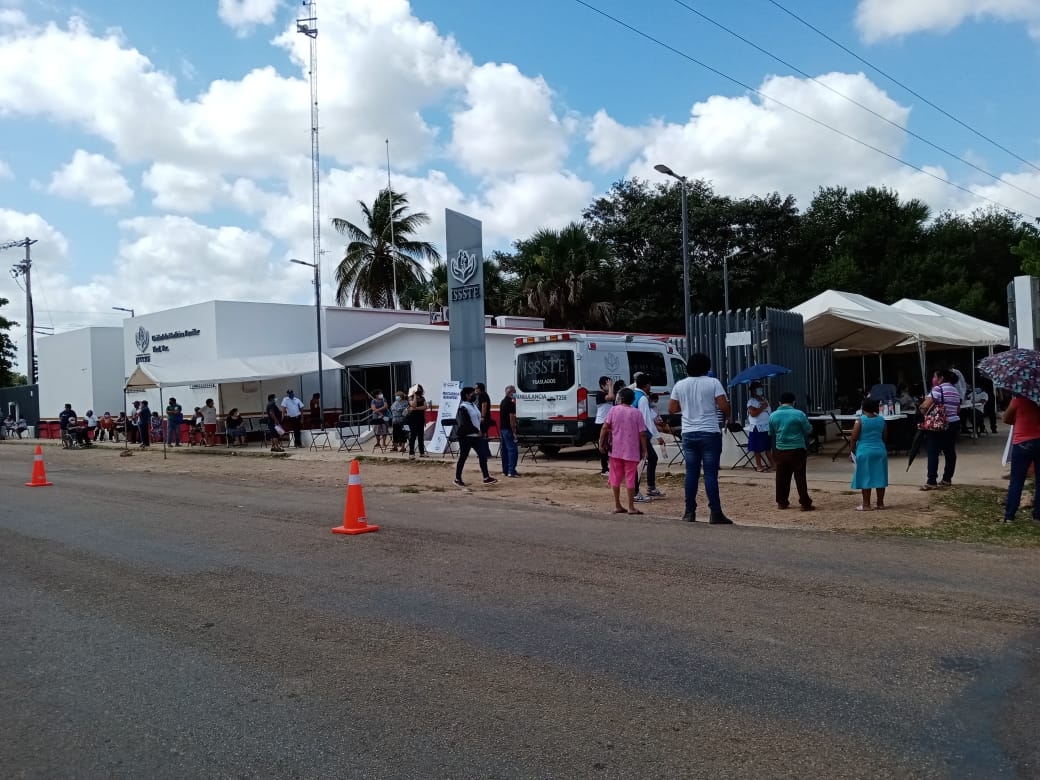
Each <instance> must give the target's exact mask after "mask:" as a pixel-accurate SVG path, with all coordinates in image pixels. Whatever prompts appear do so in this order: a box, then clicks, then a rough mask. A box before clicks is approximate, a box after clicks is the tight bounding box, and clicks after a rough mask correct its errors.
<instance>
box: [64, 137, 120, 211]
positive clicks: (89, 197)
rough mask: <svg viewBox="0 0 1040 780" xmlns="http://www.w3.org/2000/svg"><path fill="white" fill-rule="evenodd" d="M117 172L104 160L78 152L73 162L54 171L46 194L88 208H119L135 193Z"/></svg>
mask: <svg viewBox="0 0 1040 780" xmlns="http://www.w3.org/2000/svg"><path fill="white" fill-rule="evenodd" d="M119 171H120V169H119V166H118V165H117V164H116V163H114V162H112V161H111V160H109V159H108V158H107V157H105V156H103V155H100V154H91V153H90V152H86V151H84V150H83V149H77V150H76V153H75V154H74V155H72V160H71V161H70V162H69V163H67V164H66V165H65V166H64V167H62V168H60V169H59V170H57V171H55V172H54V175H53V176H52V177H51V183H50V184H49V185H48V187H47V191H48V192H50V193H51V194H53V195H60V196H62V197H64V198H72V199H74V200H84V201H86V202H87V203H89V204H90V205H91V206H122V205H125V204H127V203H129V202H130V201H132V200H133V199H134V191H133V190H132V189H130V185H129V184H127V181H126V179H125V178H123V174H122V173H120V172H119Z"/></svg>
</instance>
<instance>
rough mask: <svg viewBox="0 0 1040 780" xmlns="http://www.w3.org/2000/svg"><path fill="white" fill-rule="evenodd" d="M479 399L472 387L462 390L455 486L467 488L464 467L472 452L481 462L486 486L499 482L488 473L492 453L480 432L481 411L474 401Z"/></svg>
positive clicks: (482, 433) (457, 427) (458, 415)
mask: <svg viewBox="0 0 1040 780" xmlns="http://www.w3.org/2000/svg"><path fill="white" fill-rule="evenodd" d="M476 397H477V394H476V391H475V390H474V388H472V387H464V388H462V392H461V394H460V395H459V398H460V399H461V403H460V404H459V411H458V414H457V415H456V418H457V422H456V427H455V432H456V434H457V436H458V440H459V459H458V460H457V461H456V462H455V483H454V484H455V486H456V487H466V483H465V482H463V481H462V467H463V466H465V465H466V458H468V457H469V453H470V450H473V451H475V452H476V453H477V459H478V460H479V461H480V473H481V475H482V476H483V477H484V484H485V485H494V484H495V483H496V482H498V480H497V479H495V478H494V477H493V476H491V474H490V473H488V458H489V457H490V456H491V453H490V451H489V449H488V442H487V438H486V437H485V436H484V432H483V431H481V430H480V421H481V416H480V410H479V409H478V408H477V405H476V403H475V401H474V399H475V398H476Z"/></svg>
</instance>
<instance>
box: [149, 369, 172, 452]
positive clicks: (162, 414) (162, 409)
mask: <svg viewBox="0 0 1040 780" xmlns="http://www.w3.org/2000/svg"><path fill="white" fill-rule="evenodd" d="M159 416H160V418H162V417H165V416H166V407H165V406H163V397H162V385H159ZM166 424H167V425H169V424H170V423H169V421H167V423H166ZM159 430H162V427H161V426H160V428H159ZM151 431H152V426H151V425H149V426H148V435H149V436H151V435H152V433H151ZM162 459H163V460H166V436H165V435H164V436H163V438H162Z"/></svg>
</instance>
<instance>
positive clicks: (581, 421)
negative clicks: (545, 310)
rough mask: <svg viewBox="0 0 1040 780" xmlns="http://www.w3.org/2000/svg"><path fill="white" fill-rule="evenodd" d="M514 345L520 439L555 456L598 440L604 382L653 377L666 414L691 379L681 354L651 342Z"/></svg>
mask: <svg viewBox="0 0 1040 780" xmlns="http://www.w3.org/2000/svg"><path fill="white" fill-rule="evenodd" d="M514 344H515V350H514V356H515V359H514V363H515V366H516V390H517V395H516V425H517V434H518V436H520V437H521V438H522V439H524V440H525V441H527V442H531V443H534V444H537V445H539V448H540V449H541V450H542V451H543V452H546V453H549V454H554V453H556V452H559V450H560V448H561V447H579V446H581V445H582V444H587V443H589V442H591V441H594V440H595V438H596V427H595V425H594V423H595V420H596V400H595V399H596V391H597V390H598V389H599V378H600V377H601V376H608V377H610V378H611V381H614V380H617V379H621V380H623V381H624V382H625V384H628V383H630V382H631V381H632V377H633V376H634V375H635V374H637V373H640V372H641V373H644V374H649V375H650V378H651V387H652V391H653V392H655V393H657V394H658V395H659V396H660V398H659V400H658V409H660V411H661V413H662V414H664V413H667V411H668V399H669V396H670V394H671V391H672V387H673V386H674V385H675V382H676V381H677V380H679V379H682V378H683V377H685V376H686V362H685V361H684V360H683V359H682V358H681V357H680V356H679V354H678V353H677V352H676V351H675V349H674V348H673V347H672V346H671V345H670V344H668V343H666V342H664V341H661V340H659V339H655V338H651V337H648V336H631V335H629V336H624V335H600V334H577V333H557V334H553V335H549V336H526V337H520V338H517V339H516V340H515V341H514Z"/></svg>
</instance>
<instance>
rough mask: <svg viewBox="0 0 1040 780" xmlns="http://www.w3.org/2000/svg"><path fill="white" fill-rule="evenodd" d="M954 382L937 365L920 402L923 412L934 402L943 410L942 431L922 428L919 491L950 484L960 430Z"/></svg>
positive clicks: (957, 399) (957, 394)
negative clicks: (923, 476)
mask: <svg viewBox="0 0 1040 780" xmlns="http://www.w3.org/2000/svg"><path fill="white" fill-rule="evenodd" d="M956 381H957V379H956V377H955V376H954V375H953V373H952V372H951V371H948V370H946V369H943V368H940V369H939V370H938V371H936V372H935V373H934V374H933V375H932V391H931V393H929V394H928V395H927V396H926V397H925V399H924V402H923V403H922V404H921V412H923V413H927V411H928V410H929V409H931V408H932V407H933V406H935V405H936V404H942V405H943V408H944V409H945V410H946V430H944V431H925V432H924V443H925V447H926V448H927V452H928V472H927V481H926V482H925V483H924V486H923V487H922V488H921V490H935V489H936V488H938V487H949V486H950V485H952V484H953V472H954V470H955V469H956V468H957V433H958V432H959V430H960V425H961V418H960V408H961V398H962V396H961V394H960V393H959V392H958V391H957V386H956V385H955V384H954V383H955V382H956ZM940 453H941V454H942V456H943V459H944V463H943V476H942V482H936V480H937V479H938V477H939V454H940Z"/></svg>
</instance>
